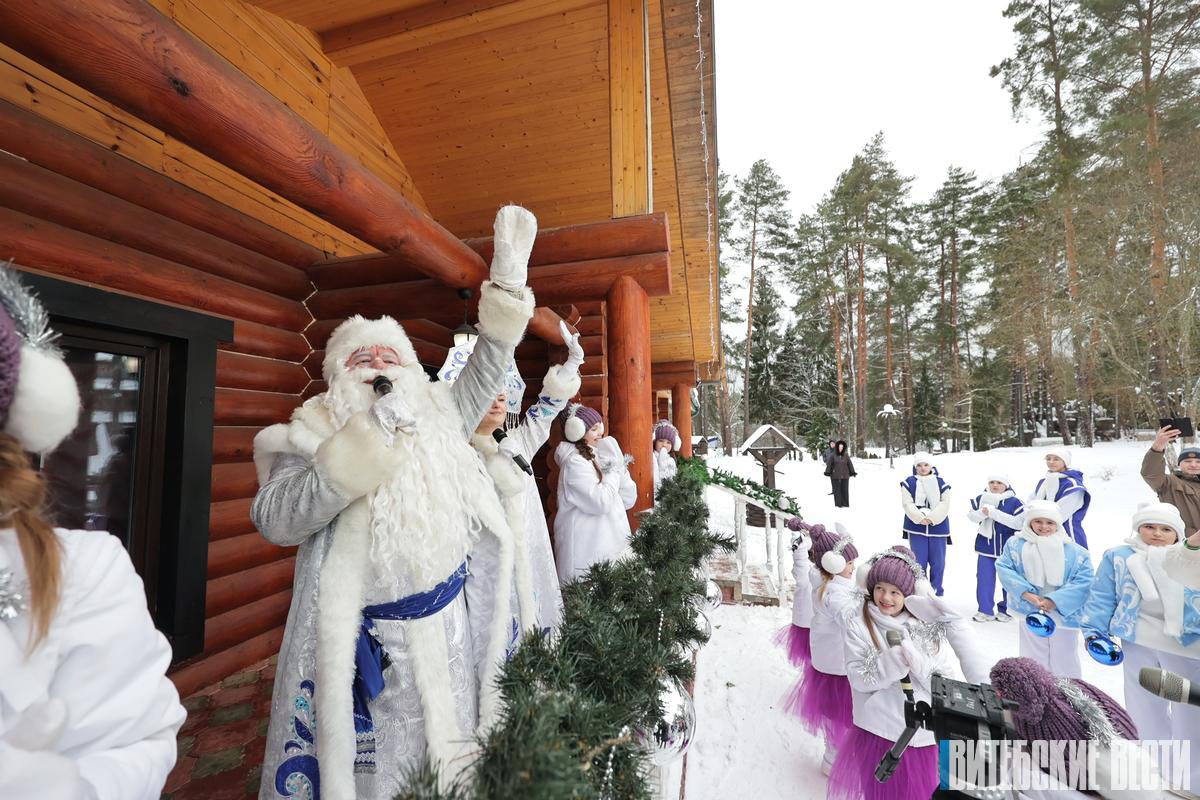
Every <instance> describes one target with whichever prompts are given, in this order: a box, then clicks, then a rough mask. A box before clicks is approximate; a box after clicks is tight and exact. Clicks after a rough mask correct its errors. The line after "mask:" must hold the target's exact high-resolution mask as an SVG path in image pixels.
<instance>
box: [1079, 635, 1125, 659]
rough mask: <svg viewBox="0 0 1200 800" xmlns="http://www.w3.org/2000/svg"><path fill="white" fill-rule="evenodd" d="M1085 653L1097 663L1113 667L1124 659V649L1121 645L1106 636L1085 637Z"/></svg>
mask: <svg viewBox="0 0 1200 800" xmlns="http://www.w3.org/2000/svg"><path fill="white" fill-rule="evenodd" d="M1087 654H1088V655H1089V656H1091V657H1092V660H1093V661H1095V662H1096V663H1097V664H1103V665H1104V666H1106V667H1115V666H1116V665H1117V664H1120V663H1121V662H1122V661H1124V660H1125V651H1124V650H1122V649H1121V645H1119V644H1117V643H1116V642H1114V641H1113V640H1112V639H1110V638H1108V637H1107V636H1089V637H1088V639H1087Z"/></svg>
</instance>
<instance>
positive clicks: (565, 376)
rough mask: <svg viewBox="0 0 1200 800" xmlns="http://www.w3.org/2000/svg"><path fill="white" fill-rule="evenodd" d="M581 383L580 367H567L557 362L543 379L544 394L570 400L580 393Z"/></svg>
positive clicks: (557, 398)
mask: <svg viewBox="0 0 1200 800" xmlns="http://www.w3.org/2000/svg"><path fill="white" fill-rule="evenodd" d="M580 385H581V381H580V378H579V370H578V369H567V368H566V367H565V366H563V365H562V364H555V365H554V366H552V367H550V370H549V371H548V372H547V373H546V377H545V378H543V379H542V394H543V395H546V396H547V397H550V398H552V399H554V400H570V399H571V398H572V397H574V396H575V395H577V394H579V387H580Z"/></svg>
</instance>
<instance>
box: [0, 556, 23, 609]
mask: <svg viewBox="0 0 1200 800" xmlns="http://www.w3.org/2000/svg"><path fill="white" fill-rule="evenodd" d="M28 608H29V604H28V603H26V601H25V595H24V593H23V592H22V590H21V587H20V586H19V585H18V584H17V579H16V577H15V576H14V575H13V572H12V570H11V569H0V621H4V622H7V621H9V620H13V619H16V618H17V617H19V616H20V615H21V614H22V613H24V612H25V611H27V610H28Z"/></svg>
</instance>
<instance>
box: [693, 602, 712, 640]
mask: <svg viewBox="0 0 1200 800" xmlns="http://www.w3.org/2000/svg"><path fill="white" fill-rule="evenodd" d="M696 627H697V628H699V629H700V632H701V633H703V634H704V638H705V639H706V640H708V639H711V638H712V634H713V627H712V622H711V621H709V619H708V614H705V613H704V611H703V610H701V609H699V608H697V609H696Z"/></svg>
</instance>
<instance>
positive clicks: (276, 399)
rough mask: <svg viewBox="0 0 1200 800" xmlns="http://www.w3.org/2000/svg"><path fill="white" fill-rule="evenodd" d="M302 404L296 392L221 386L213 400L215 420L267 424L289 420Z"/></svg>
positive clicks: (230, 423) (261, 425) (223, 423)
mask: <svg viewBox="0 0 1200 800" xmlns="http://www.w3.org/2000/svg"><path fill="white" fill-rule="evenodd" d="M298 405H300V397H299V396H298V395H294V394H275V393H273V392H254V391H250V390H249V389H217V391H216V398H215V401H214V403H213V424H215V425H257V426H259V427H266V426H267V425H274V424H275V423H277V422H287V420H288V419H290V418H291V416H292V412H293V411H294V410H295V409H296V406H298Z"/></svg>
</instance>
